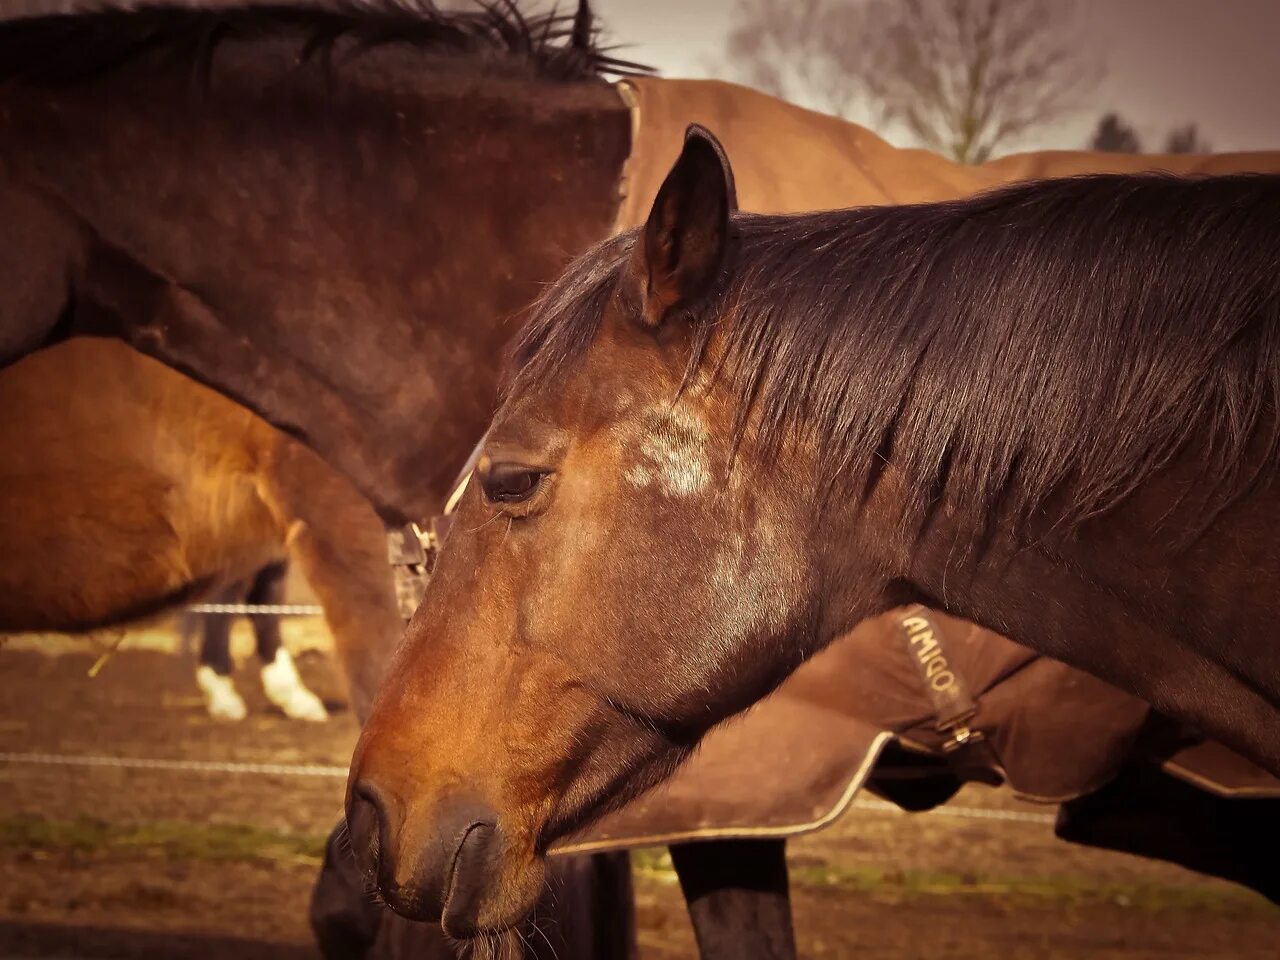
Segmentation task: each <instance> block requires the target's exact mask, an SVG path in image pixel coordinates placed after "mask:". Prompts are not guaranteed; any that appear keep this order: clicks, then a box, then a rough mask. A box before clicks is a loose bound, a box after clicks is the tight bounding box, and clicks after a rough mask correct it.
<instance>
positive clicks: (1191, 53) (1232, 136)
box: [592, 0, 1280, 151]
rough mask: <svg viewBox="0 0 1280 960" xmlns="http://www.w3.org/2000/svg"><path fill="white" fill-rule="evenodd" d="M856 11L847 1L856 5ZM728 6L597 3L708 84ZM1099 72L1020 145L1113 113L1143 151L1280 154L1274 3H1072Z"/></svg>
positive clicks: (666, 64) (675, 71)
mask: <svg viewBox="0 0 1280 960" xmlns="http://www.w3.org/2000/svg"><path fill="white" fill-rule="evenodd" d="M855 2H856V0H855ZM735 6H736V0H594V2H593V4H592V7H593V9H594V10H595V11H596V12H597V13H598V14H599V16H600V18H601V20H602V21H603V22H604V25H605V27H606V30H607V31H608V34H609V35H610V36H611V37H612V39H613V40H614V41H615V42H618V43H622V44H625V45H626V46H627V48H628V49H627V51H626V52H625V53H624V54H623V55H624V56H625V55H629V56H630V57H631V58H633V59H635V60H639V61H641V62H644V63H648V64H650V65H652V66H656V67H658V68H659V69H660V70H661V71H662V73H663V75H664V76H669V77H705V76H716V75H718V74H719V73H720V72H721V70H722V69H723V68H722V67H721V66H720V65H721V64H723V62H724V37H725V34H726V33H727V31H728V30H729V27H730V24H731V23H732V20H733V11H734V8H735ZM1079 10H1080V17H1081V25H1080V29H1081V32H1082V34H1083V36H1084V37H1085V38H1086V40H1087V41H1088V42H1090V43H1091V44H1092V45H1094V46H1095V47H1096V49H1097V51H1098V53H1099V55H1100V56H1101V57H1102V58H1103V63H1104V66H1105V73H1104V75H1103V78H1102V80H1101V81H1100V82H1099V84H1098V85H1097V87H1096V89H1095V92H1094V94H1093V95H1092V97H1091V98H1090V101H1089V103H1090V105H1089V106H1088V107H1086V108H1085V109H1083V110H1082V111H1081V113H1080V114H1079V115H1078V116H1075V117H1072V118H1070V119H1067V120H1064V121H1063V122H1062V123H1060V124H1058V125H1057V126H1056V127H1055V128H1053V129H1052V130H1050V131H1046V132H1043V133H1041V134H1038V135H1037V137H1036V140H1035V142H1032V143H1026V144H1019V147H1022V148H1027V149H1030V148H1048V147H1063V148H1076V147H1081V146H1084V144H1085V141H1087V139H1088V137H1089V134H1090V132H1091V131H1092V129H1093V127H1094V125H1095V124H1096V122H1097V119H1098V117H1099V116H1100V115H1101V114H1103V113H1105V112H1107V111H1109V110H1115V111H1118V112H1119V113H1120V114H1121V115H1122V116H1123V117H1124V118H1125V119H1126V120H1128V121H1129V122H1130V123H1132V124H1133V125H1134V127H1135V128H1136V129H1137V131H1138V133H1139V135H1140V136H1141V137H1142V139H1143V143H1144V145H1145V146H1146V147H1147V148H1148V149H1155V148H1158V147H1159V145H1160V144H1161V142H1162V141H1163V140H1164V137H1165V135H1166V134H1167V133H1168V131H1169V130H1170V129H1171V128H1173V127H1175V126H1182V125H1185V124H1187V123H1193V122H1194V123H1196V124H1197V125H1198V126H1199V129H1200V132H1201V134H1202V136H1203V137H1204V138H1205V139H1207V140H1208V141H1209V143H1210V144H1211V145H1212V147H1213V149H1214V150H1218V151H1224V150H1265V149H1280V0H1081V2H1080V4H1079Z"/></svg>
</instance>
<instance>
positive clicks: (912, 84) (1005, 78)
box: [728, 0, 1096, 163]
mask: <svg viewBox="0 0 1280 960" xmlns="http://www.w3.org/2000/svg"><path fill="white" fill-rule="evenodd" d="M1074 12H1075V11H1074V6H1073V4H1072V3H1070V2H1066V0H864V2H862V3H850V2H848V0H845V2H840V0H804V2H801V3H795V2H788V0H740V2H739V14H740V20H739V23H738V26H737V27H736V28H735V29H734V30H733V32H732V33H731V35H730V37H729V42H728V53H729V56H730V58H731V64H730V66H731V69H734V70H735V71H736V72H737V73H738V75H739V76H741V77H742V78H743V79H745V80H746V81H747V82H751V83H755V84H757V85H760V86H762V87H763V88H764V89H766V90H768V91H769V92H772V93H775V94H778V95H780V96H787V97H790V98H793V99H800V100H807V101H808V102H809V103H811V104H813V105H815V106H817V107H819V108H820V109H823V108H825V109H827V110H830V111H831V112H834V113H838V114H840V115H843V116H847V115H848V108H849V107H850V105H852V104H853V103H854V102H855V101H856V100H857V99H858V97H859V96H861V97H863V98H864V99H865V100H866V102H867V103H868V104H869V105H870V106H871V107H872V108H873V111H874V117H875V122H876V123H877V124H878V125H889V126H893V125H899V126H901V127H902V128H903V129H905V130H906V131H907V132H908V133H909V134H910V135H911V136H912V137H914V138H915V139H916V140H917V141H918V142H919V143H921V144H922V145H924V146H926V147H929V148H930V149H932V150H936V151H938V152H941V153H945V154H947V155H948V156H951V157H953V158H954V159H956V160H959V161H961V162H963V163H981V162H982V161H983V160H986V159H987V158H988V157H990V156H991V154H992V153H993V151H995V150H996V149H997V148H998V147H1000V146H1007V145H1008V144H1009V142H1010V141H1013V140H1016V139H1019V138H1023V137H1025V136H1026V135H1027V134H1029V133H1031V132H1033V131H1034V130H1036V129H1039V128H1042V127H1045V126H1047V125H1050V124H1052V123H1053V122H1055V121H1056V120H1058V119H1059V118H1061V117H1062V116H1063V115H1064V114H1066V113H1068V112H1069V111H1070V110H1071V109H1072V108H1073V107H1074V106H1075V105H1076V103H1077V101H1078V98H1079V97H1080V96H1081V95H1082V93H1083V92H1084V91H1085V89H1086V88H1087V87H1088V86H1090V85H1091V84H1092V81H1093V80H1094V79H1095V75H1096V70H1095V69H1093V68H1092V67H1091V66H1090V65H1089V64H1088V63H1087V59H1088V58H1087V57H1085V55H1084V54H1083V51H1082V46H1081V45H1080V44H1078V43H1076V42H1074V39H1073V36H1072V34H1073V30H1072V29H1071V27H1072V24H1073V21H1074ZM797 87H802V88H804V93H805V94H806V95H805V96H804V97H800V96H797V94H796V89H797Z"/></svg>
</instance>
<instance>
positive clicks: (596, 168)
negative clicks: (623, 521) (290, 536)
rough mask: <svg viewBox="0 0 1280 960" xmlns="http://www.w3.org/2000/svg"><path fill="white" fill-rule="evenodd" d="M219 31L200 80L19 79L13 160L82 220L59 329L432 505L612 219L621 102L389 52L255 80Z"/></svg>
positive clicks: (393, 511)
mask: <svg viewBox="0 0 1280 960" xmlns="http://www.w3.org/2000/svg"><path fill="white" fill-rule="evenodd" d="M255 49H256V48H255ZM226 50H227V52H226V53H220V54H219V60H218V64H219V65H220V66H219V67H218V69H216V71H215V74H214V81H213V83H212V87H211V90H210V91H209V92H208V93H206V94H203V95H193V94H192V93H191V89H190V85H189V83H188V82H184V83H181V84H179V83H175V81H174V78H172V77H165V78H163V80H161V79H160V78H158V77H157V76H155V75H154V71H152V70H144V69H142V68H141V67H135V68H131V69H129V70H125V71H122V72H120V73H118V74H113V75H109V76H107V77H104V78H102V79H101V80H97V81H95V82H94V84H92V85H83V86H69V87H63V88H58V89H57V90H52V91H51V90H43V89H42V90H41V91H40V92H39V93H40V95H39V96H38V97H37V96H29V95H28V96H26V97H22V96H21V95H20V94H21V89H20V88H11V89H13V90H16V91H17V93H18V94H19V95H17V96H15V95H12V94H7V95H5V96H3V98H2V99H3V100H4V101H5V107H6V109H8V108H9V107H12V108H13V109H12V110H11V111H9V113H8V114H7V116H6V119H5V122H4V124H3V126H0V140H3V142H4V149H5V153H6V163H7V169H8V172H9V173H10V175H11V176H13V177H14V178H15V180H16V181H18V182H20V183H21V184H22V185H23V187H24V188H25V189H29V190H30V191H31V192H32V193H34V194H38V195H39V196H41V197H45V198H53V200H54V202H56V204H57V206H58V208H59V209H61V210H63V211H65V212H67V215H68V216H70V217H72V218H74V220H75V221H76V223H77V224H78V226H79V229H80V231H81V235H82V236H83V237H84V249H83V250H82V251H81V253H82V259H83V266H79V265H77V266H76V267H75V268H73V271H72V273H73V277H72V286H73V292H72V296H73V298H74V304H75V308H76V309H75V314H74V320H73V322H72V323H70V324H68V325H66V327H65V328H64V329H63V330H62V332H64V333H66V332H71V333H74V332H77V331H80V332H94V333H108V334H110V335H113V336H117V337H120V338H122V339H124V340H125V341H127V342H129V343H130V344H132V345H134V346H135V347H137V348H139V349H141V350H143V351H144V352H146V353H149V354H151V355H153V356H155V357H157V358H158V359H160V360H162V361H163V362H165V363H166V364H168V365H170V366H173V367H175V368H177V369H179V370H182V371H183V372H186V373H188V374H189V375H191V376H193V377H195V378H196V379H197V380H200V381H202V382H204V383H206V384H208V385H210V386H212V387H214V388H216V389H218V390H219V391H221V392H223V393H225V394H227V395H228V396H230V397H232V398H233V399H236V400H238V401H239V402H241V403H243V404H245V405H246V406H248V407H250V408H251V409H253V410H254V411H256V412H257V413H259V414H261V415H262V416H263V417H265V418H266V419H267V420H268V421H270V422H272V423H273V424H275V425H277V426H280V427H282V428H284V429H285V430H286V431H288V432H290V433H292V434H294V435H295V436H298V437H299V438H301V439H302V440H303V441H304V442H305V443H307V444H308V445H309V446H311V447H312V448H314V449H315V450H316V451H317V452H318V453H319V454H320V455H321V456H322V457H323V458H324V459H326V460H327V461H329V462H330V463H331V464H333V465H334V466H335V467H337V468H338V469H339V470H340V471H342V472H343V473H345V474H346V475H347V476H349V477H350V478H351V479H352V480H353V481H354V483H355V484H356V486H357V487H358V488H359V489H360V490H361V491H362V492H363V493H364V494H365V495H366V496H367V497H369V498H370V500H372V501H373V502H374V503H375V505H376V506H377V508H378V511H379V513H380V514H382V516H383V517H384V519H389V520H396V521H400V520H403V519H406V518H419V517H422V516H425V515H427V514H429V513H432V512H434V511H435V510H436V508H437V505H438V501H439V498H440V497H441V496H442V495H443V494H444V493H445V492H446V491H445V487H446V486H447V484H448V483H449V482H450V481H451V480H452V479H453V476H454V473H455V471H456V470H457V467H458V465H459V464H460V462H461V461H462V460H463V459H464V458H465V454H466V451H467V450H468V449H469V448H470V446H471V444H472V443H474V441H475V440H476V438H477V437H478V436H479V435H480V434H481V433H482V432H483V428H484V425H485V423H487V420H488V418H489V416H490V414H491V412H492V407H493V402H494V397H495V393H496V386H497V380H498V375H499V367H500V364H501V360H500V358H501V356H502V354H503V351H504V345H505V342H506V340H507V338H508V336H509V335H510V334H511V333H512V332H513V331H514V330H515V329H516V323H518V314H519V312H520V311H521V309H522V308H523V306H524V305H525V304H526V303H527V302H529V301H530V300H531V299H532V297H533V296H534V295H535V294H536V293H537V291H538V288H539V285H540V284H541V283H543V282H546V281H548V280H550V279H552V278H553V277H554V276H555V275H556V274H557V273H558V272H559V270H560V269H561V267H562V266H563V263H564V261H565V259H566V258H567V257H568V256H570V255H572V254H573V253H575V252H576V251H578V250H580V249H582V248H583V247H584V246H586V245H587V244H588V243H590V242H592V241H594V240H596V239H598V238H599V237H601V236H603V235H605V234H606V233H607V232H608V229H609V227H610V225H611V223H612V219H613V217H614V213H615V208H616V205H617V191H616V186H617V182H618V179H619V175H620V169H621V165H622V162H623V161H624V159H625V156H626V152H627V141H628V137H629V120H628V116H627V113H626V110H625V107H624V106H623V104H622V102H621V101H620V100H619V99H618V98H617V97H616V95H615V94H614V92H613V91H612V90H611V89H610V88H608V87H606V86H604V85H603V84H595V83H592V84H563V85H552V84H548V83H542V82H534V81H530V80H528V79H525V80H522V81H517V80H514V79H511V78H505V79H502V78H486V77H485V76H483V75H480V74H479V73H476V74H475V75H473V76H470V77H465V78H459V77H456V76H452V77H444V76H435V75H433V73H432V66H431V65H432V63H435V62H434V61H428V63H427V64H426V65H424V64H423V63H421V62H414V63H412V64H411V65H412V66H413V68H414V70H416V71H417V72H416V73H415V74H413V75H411V76H406V74H405V70H404V69H403V66H404V65H403V64H401V65H400V66H399V67H397V66H396V64H397V63H399V61H395V59H394V55H393V53H391V52H383V53H380V52H377V51H375V52H374V53H373V54H369V55H368V60H369V63H368V64H367V65H360V63H359V61H357V65H356V66H353V67H351V68H350V75H347V73H348V68H346V67H344V68H341V69H340V70H339V71H338V76H336V77H334V78H329V79H327V80H326V78H325V77H324V75H323V73H322V72H319V71H316V72H315V73H314V75H311V74H308V73H307V72H306V71H298V72H296V73H295V74H293V75H290V76H291V79H289V80H287V81H285V82H281V81H280V80H279V77H278V76H276V77H275V84H274V86H273V85H270V84H268V85H266V86H265V87H264V85H263V84H264V80H263V74H264V72H265V71H266V70H267V69H268V68H267V67H264V66H263V65H262V64H261V63H259V62H258V60H257V59H256V57H257V54H255V53H254V52H253V50H248V49H246V50H241V49H239V48H237V47H236V46H235V45H234V44H229V45H228V46H227V48H226ZM380 56H385V57H388V58H391V60H390V63H391V66H388V65H387V64H386V63H382V62H380V61H379V57H380ZM440 63H443V64H445V65H446V66H445V67H444V68H442V67H441V66H440ZM440 63H435V69H436V70H437V72H439V71H440V70H441V69H456V65H455V68H449V67H448V66H447V64H448V63H449V61H448V60H447V59H445V60H442V61H440ZM157 69H158V68H157ZM276 69H277V70H278V68H276ZM466 69H469V70H473V71H474V70H477V69H478V68H476V67H466ZM392 81H394V82H392ZM28 93H29V92H28ZM158 198H159V199H158Z"/></svg>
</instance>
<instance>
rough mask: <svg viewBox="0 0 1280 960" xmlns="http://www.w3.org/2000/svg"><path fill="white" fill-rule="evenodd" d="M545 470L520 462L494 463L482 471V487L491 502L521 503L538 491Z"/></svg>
mask: <svg viewBox="0 0 1280 960" xmlns="http://www.w3.org/2000/svg"><path fill="white" fill-rule="evenodd" d="M546 475H547V474H546V471H545V470H538V469H536V468H534V467H526V466H524V465H523V464H519V463H493V464H489V467H488V469H487V470H483V471H481V472H480V487H481V489H483V490H484V496H485V499H486V500H488V501H489V502H490V503H519V502H520V501H522V500H528V499H529V498H530V497H531V496H533V495H534V493H535V492H537V489H538V484H540V483H541V482H542V478H543V477H545V476H546Z"/></svg>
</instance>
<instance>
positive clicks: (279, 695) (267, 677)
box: [262, 647, 329, 723]
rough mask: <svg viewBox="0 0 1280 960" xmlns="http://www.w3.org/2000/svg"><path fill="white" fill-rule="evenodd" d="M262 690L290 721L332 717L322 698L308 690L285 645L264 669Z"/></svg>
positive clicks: (319, 721) (323, 719)
mask: <svg viewBox="0 0 1280 960" xmlns="http://www.w3.org/2000/svg"><path fill="white" fill-rule="evenodd" d="M262 689H263V690H264V691H265V692H266V694H267V699H268V700H270V701H271V702H272V703H273V704H275V705H276V706H277V707H279V708H280V710H281V711H282V712H283V713H284V715H285V716H286V717H288V718H289V719H290V720H308V721H311V722H313V723H321V722H323V721H325V720H328V719H329V711H327V710H326V709H325V708H324V704H323V703H321V702H320V698H319V697H317V696H316V695H315V694H314V693H312V692H311V691H310V690H308V689H307V687H306V684H304V683H303V682H302V677H300V676H298V668H297V667H296V666H294V663H293V657H291V656H290V655H289V651H288V650H286V649H285V648H284V647H281V648H280V649H278V650H277V651H276V658H275V660H273V661H272V662H271V663H269V664H267V665H266V666H265V667H263V668H262Z"/></svg>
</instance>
